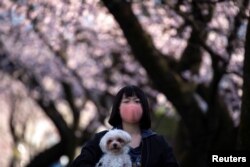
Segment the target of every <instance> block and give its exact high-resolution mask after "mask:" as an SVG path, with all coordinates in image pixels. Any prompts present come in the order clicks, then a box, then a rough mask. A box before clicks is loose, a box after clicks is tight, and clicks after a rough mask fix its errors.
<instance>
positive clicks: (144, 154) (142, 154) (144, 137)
mask: <svg viewBox="0 0 250 167" xmlns="http://www.w3.org/2000/svg"><path fill="white" fill-rule="evenodd" d="M109 123H110V124H111V125H112V126H113V127H114V128H120V129H123V130H125V131H127V132H128V133H129V134H130V135H131V137H132V141H131V142H130V148H131V149H130V151H129V155H130V157H131V160H132V163H133V167H178V163H177V161H176V159H175V157H174V155H173V151H172V148H171V147H170V146H169V145H168V143H167V142H166V141H165V139H164V138H163V137H162V136H160V135H158V134H156V133H155V132H153V131H151V130H150V127H151V120H150V113H149V105H148V101H147V97H146V95H145V94H144V92H143V91H142V90H141V89H140V88H138V87H136V86H126V87H124V88H122V89H121V90H120V91H119V92H118V93H117V95H116V97H115V100H114V103H113V107H112V111H111V115H110V119H109ZM106 132H107V131H103V132H100V133H97V134H96V135H95V136H94V138H93V139H92V140H90V141H89V142H87V144H86V145H85V146H84V147H83V148H82V151H81V154H80V155H79V156H78V157H77V158H76V159H75V160H74V162H73V164H72V167H94V166H95V164H96V163H97V162H98V161H99V159H100V157H101V156H102V151H101V149H100V147H99V141H100V139H101V138H102V136H103V135H104V134H105V133H106Z"/></svg>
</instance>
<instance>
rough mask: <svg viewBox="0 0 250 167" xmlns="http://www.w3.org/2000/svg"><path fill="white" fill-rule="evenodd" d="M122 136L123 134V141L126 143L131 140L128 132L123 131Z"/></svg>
mask: <svg viewBox="0 0 250 167" xmlns="http://www.w3.org/2000/svg"><path fill="white" fill-rule="evenodd" d="M123 136H124V140H125V142H126V143H127V144H128V143H130V141H131V136H130V134H129V133H127V132H125V131H124V134H123Z"/></svg>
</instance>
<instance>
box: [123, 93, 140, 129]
mask: <svg viewBox="0 0 250 167" xmlns="http://www.w3.org/2000/svg"><path fill="white" fill-rule="evenodd" d="M119 109H120V115H121V118H122V121H124V122H126V123H132V124H134V123H139V122H140V120H141V117H142V112H143V111H142V106H141V102H140V99H139V98H138V97H137V96H130V97H126V96H124V95H123V97H122V100H121V104H120V108H119Z"/></svg>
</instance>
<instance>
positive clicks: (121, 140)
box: [100, 129, 131, 154]
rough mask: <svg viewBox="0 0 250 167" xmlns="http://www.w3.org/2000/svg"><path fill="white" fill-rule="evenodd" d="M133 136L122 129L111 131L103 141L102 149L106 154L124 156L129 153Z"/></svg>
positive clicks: (101, 143) (101, 142)
mask: <svg viewBox="0 0 250 167" xmlns="http://www.w3.org/2000/svg"><path fill="white" fill-rule="evenodd" d="M130 141H131V136H130V135H129V134H128V133H127V132H125V131H123V130H120V129H112V130H109V131H108V132H107V133H106V134H105V135H104V136H103V137H102V139H101V141H100V147H101V149H102V151H103V152H104V153H111V154H123V153H127V152H128V151H129V146H128V144H129V142H130Z"/></svg>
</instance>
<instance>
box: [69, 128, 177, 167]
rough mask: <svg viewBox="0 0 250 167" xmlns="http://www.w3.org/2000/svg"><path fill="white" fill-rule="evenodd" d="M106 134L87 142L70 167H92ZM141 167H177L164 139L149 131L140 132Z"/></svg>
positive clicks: (99, 134)
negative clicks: (101, 140)
mask: <svg viewBox="0 0 250 167" xmlns="http://www.w3.org/2000/svg"><path fill="white" fill-rule="evenodd" d="M106 132H107V131H102V132H100V133H97V134H96V135H95V136H94V138H93V139H92V140H90V141H88V142H87V143H86V145H85V146H84V147H83V148H82V151H81V154H80V155H79V156H78V157H76V159H75V160H74V161H73V163H72V165H71V167H94V166H95V164H96V163H97V162H98V161H99V159H100V158H101V156H102V154H103V153H102V151H101V149H100V147H99V142H100V139H101V138H102V136H103V135H104V134H105V133H106ZM142 167H179V165H178V163H177V161H176V159H175V157H174V155H173V151H172V148H171V147H170V146H169V145H168V143H167V142H166V140H165V139H164V137H163V136H160V135H158V134H156V133H154V132H152V131H150V130H145V131H142Z"/></svg>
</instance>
